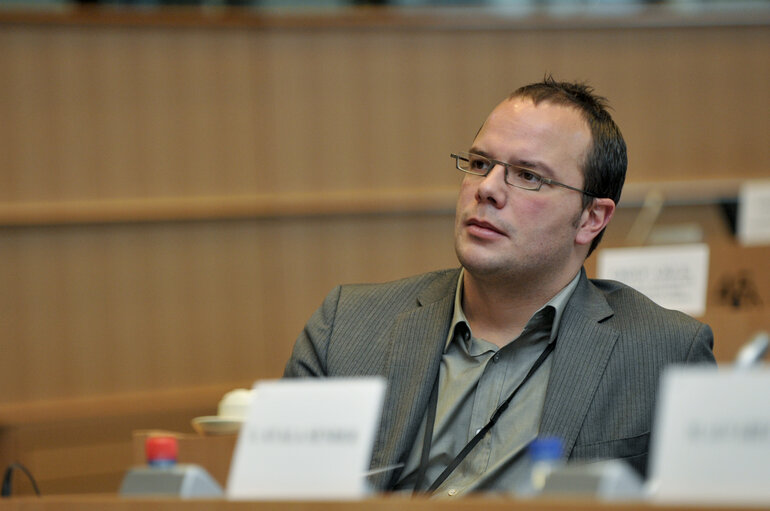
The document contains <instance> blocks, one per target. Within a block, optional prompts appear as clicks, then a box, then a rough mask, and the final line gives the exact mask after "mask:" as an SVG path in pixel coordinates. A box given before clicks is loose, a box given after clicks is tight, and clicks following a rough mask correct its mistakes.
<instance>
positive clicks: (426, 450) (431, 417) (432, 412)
mask: <svg viewBox="0 0 770 511" xmlns="http://www.w3.org/2000/svg"><path fill="white" fill-rule="evenodd" d="M555 346H556V340H555V339H554V340H553V341H552V342H549V343H548V345H547V346H546V347H545V349H544V350H543V352H542V353H541V354H540V356H539V357H538V358H537V360H536V361H535V363H534V364H532V367H531V368H530V369H529V372H528V373H527V375H526V376H525V377H524V379H523V380H522V381H521V383H519V384H518V385H517V386H516V388H515V389H513V392H511V394H510V395H509V396H508V398H507V399H506V400H505V401H503V402H502V404H501V405H500V406H498V407H497V410H495V413H493V414H492V417H491V418H490V419H489V422H487V423H486V425H485V426H484V427H483V428H481V429H480V430H478V432H477V433H476V435H475V436H474V437H473V438H471V440H470V442H468V443H467V444H466V445H465V447H463V450H462V451H460V453H459V454H458V455H457V456H455V458H454V459H453V460H452V462H451V463H450V464H449V465H447V467H446V468H445V469H444V471H443V472H441V475H439V476H438V478H437V479H436V480H435V481H433V484H431V485H430V487H429V488H428V489H427V490H426V492H427V493H433V492H434V491H436V489H437V488H438V487H439V486H441V483H443V482H444V481H445V480H446V478H447V477H449V475H450V474H451V473H452V472H453V471H454V469H456V468H457V467H458V465H460V463H462V461H463V460H464V459H465V457H466V456H468V453H469V452H471V450H473V448H474V447H476V444H478V443H479V442H480V441H481V439H482V438H484V436H485V435H486V434H487V433H488V432H489V430H490V429H492V427H493V426H494V425H495V424H496V423H497V420H498V419H499V418H500V416H501V415H502V414H503V412H504V411H505V410H506V408H508V405H509V404H510V402H511V401H512V400H513V398H514V396H515V395H516V394H517V393H518V392H519V389H521V388H522V387H523V386H524V384H525V383H527V381H528V380H529V379H530V378H531V377H532V375H533V374H535V371H537V370H538V368H540V366H541V365H543V362H544V361H545V359H546V358H548V355H550V354H551V352H552V351H553V349H554V347H555ZM438 380H439V378H438V377H436V383H434V384H433V390H432V391H431V393H430V403H429V405H428V415H427V419H426V422H425V437H424V438H423V442H422V455H421V456H420V468H419V470H418V472H417V478H416V481H415V486H414V491H415V493H416V492H418V491H420V487H421V486H422V483H423V480H424V479H425V472H426V470H427V469H428V458H429V457H430V447H431V443H432V441H433V424H434V422H436V409H437V408H438Z"/></svg>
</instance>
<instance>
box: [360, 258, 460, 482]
mask: <svg viewBox="0 0 770 511" xmlns="http://www.w3.org/2000/svg"><path fill="white" fill-rule="evenodd" d="M458 277H459V270H458V271H455V272H449V273H446V274H444V275H442V276H440V277H439V278H438V279H436V280H435V281H434V282H432V283H431V284H430V285H429V286H427V287H426V289H425V290H424V291H423V292H422V293H420V295H419V296H418V299H417V302H418V303H417V306H416V308H414V309H412V310H410V311H408V312H405V313H403V314H401V315H400V316H399V317H398V318H397V320H396V321H395V323H394V324H393V327H392V328H391V330H390V339H389V342H390V355H389V358H388V367H387V368H386V371H387V373H386V374H387V377H388V386H389V388H388V392H387V394H386V397H385V403H384V406H383V415H382V420H381V425H380V429H379V432H378V436H377V440H376V442H375V450H374V453H375V454H374V457H373V458H372V468H374V469H376V468H380V467H387V466H390V465H394V464H396V463H399V462H403V461H404V459H405V455H406V453H408V452H409V449H411V448H412V445H413V444H414V440H415V436H416V434H417V430H418V429H419V426H420V423H421V422H422V418H423V416H424V415H425V410H426V409H427V406H428V398H429V397H430V391H431V389H432V387H433V384H434V382H435V381H436V378H437V376H438V370H439V366H440V362H441V355H442V354H443V352H444V342H445V341H446V338H447V335H448V334H449V323H450V321H451V318H452V311H453V309H454V295H455V291H456V288H457V286H456V284H457V279H458ZM400 473H401V471H400V470H394V471H389V472H386V473H382V474H377V475H374V476H372V478H371V481H372V484H373V485H374V486H375V487H378V488H383V487H388V486H390V482H392V481H395V478H397V477H398V475H399V474H400Z"/></svg>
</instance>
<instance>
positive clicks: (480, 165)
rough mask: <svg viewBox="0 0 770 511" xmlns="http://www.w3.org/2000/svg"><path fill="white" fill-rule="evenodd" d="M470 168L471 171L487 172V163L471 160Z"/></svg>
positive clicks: (475, 159) (476, 159)
mask: <svg viewBox="0 0 770 511" xmlns="http://www.w3.org/2000/svg"><path fill="white" fill-rule="evenodd" d="M470 166H471V170H486V169H487V162H486V161H485V160H480V159H478V158H471V161H470Z"/></svg>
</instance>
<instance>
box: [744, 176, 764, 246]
mask: <svg viewBox="0 0 770 511" xmlns="http://www.w3.org/2000/svg"><path fill="white" fill-rule="evenodd" d="M737 231H738V239H739V240H740V242H741V243H743V244H744V245H761V244H766V245H767V244H770V181H768V180H765V181H749V182H747V183H745V184H744V185H743V186H741V191H740V193H739V196H738V218H737Z"/></svg>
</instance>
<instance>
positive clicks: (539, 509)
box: [0, 495, 766, 511]
mask: <svg viewBox="0 0 770 511" xmlns="http://www.w3.org/2000/svg"><path fill="white" fill-rule="evenodd" d="M704 507H705V506H703V505H695V504H693V505H682V506H670V505H654V504H649V503H645V502H600V501H595V500H584V499H551V498H548V499H546V498H542V499H541V498H538V499H527V500H514V499H510V498H502V497H491V496H490V497H464V498H460V499H457V500H447V499H443V500H436V499H427V498H410V499H407V498H402V497H395V496H392V497H376V498H371V499H365V500H359V501H342V502H334V501H325V502H309V501H304V502H255V501H227V500H202V499H201V500H179V499H139V498H131V499H127V498H120V497H117V496H114V495H88V496H77V495H62V496H52V497H41V498H36V497H20V498H12V499H5V500H3V501H0V509H2V510H3V511H5V510H8V511H11V510H13V511H37V510H40V511H52V510H56V511H76V510H77V511H80V510H97V509H98V510H103V511H128V510H132V511H133V510H136V511H203V510H206V511H247V510H248V511H396V510H398V511H476V510H480V509H483V510H484V511H503V510H505V511H524V510H536V511H567V510H569V511H589V510H595V509H599V510H607V511H610V510H617V511H689V510H695V509H698V510H700V509H704ZM707 509H709V511H726V510H739V509H740V510H746V509H761V508H760V507H756V508H751V507H746V506H711V505H709V506H708V507H707ZM765 509H766V508H765Z"/></svg>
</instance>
